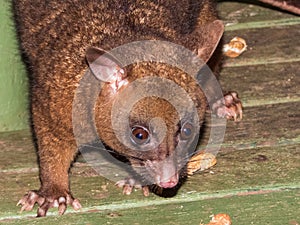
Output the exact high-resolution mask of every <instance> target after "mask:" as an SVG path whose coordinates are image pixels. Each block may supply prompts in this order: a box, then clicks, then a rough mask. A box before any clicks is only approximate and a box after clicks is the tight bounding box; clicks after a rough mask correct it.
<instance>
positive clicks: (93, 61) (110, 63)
mask: <svg viewBox="0 0 300 225" xmlns="http://www.w3.org/2000/svg"><path fill="white" fill-rule="evenodd" d="M86 60H87V62H88V64H89V67H90V69H91V71H92V72H93V74H94V75H95V77H96V78H97V79H99V80H101V81H104V82H109V83H110V82H112V81H115V80H117V79H118V78H117V76H119V74H118V73H119V71H120V70H121V71H123V70H122V69H121V64H120V63H119V62H118V60H117V59H116V58H115V57H114V56H113V55H111V54H110V53H108V52H106V51H105V50H103V49H100V48H95V47H89V48H88V49H87V51H86Z"/></svg>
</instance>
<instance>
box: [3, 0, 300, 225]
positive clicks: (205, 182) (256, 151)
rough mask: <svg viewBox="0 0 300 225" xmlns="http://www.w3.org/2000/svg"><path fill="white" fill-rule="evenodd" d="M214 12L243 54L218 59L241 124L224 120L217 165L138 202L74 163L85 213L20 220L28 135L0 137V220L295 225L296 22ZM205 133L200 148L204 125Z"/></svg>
mask: <svg viewBox="0 0 300 225" xmlns="http://www.w3.org/2000/svg"><path fill="white" fill-rule="evenodd" d="M0 2H1V0H0ZM219 7H220V9H222V11H221V17H223V18H224V17H226V19H225V22H226V24H231V28H230V27H228V28H227V30H226V34H225V41H228V40H229V39H231V38H232V37H233V36H241V37H244V38H245V39H246V41H247V43H248V46H249V47H248V51H247V52H245V53H244V54H242V55H241V56H240V57H238V58H236V59H228V58H225V69H223V70H222V71H221V83H222V85H223V87H224V89H225V90H236V91H238V92H239V94H240V95H241V98H242V101H243V102H244V106H245V109H244V119H243V120H242V121H241V122H238V123H234V122H232V121H230V122H228V123H227V129H226V135H225V141H224V143H223V145H222V149H221V151H220V152H219V154H218V156H217V157H218V163H217V165H216V166H215V167H213V168H210V169H209V170H207V171H204V172H199V173H196V174H195V175H193V176H192V177H189V178H188V179H187V181H186V182H185V183H184V184H183V186H182V187H181V189H180V190H179V192H178V194H177V195H176V196H175V197H173V198H161V197H158V196H156V195H154V194H151V195H150V196H149V197H147V198H145V197H144V196H142V193H141V191H140V190H136V191H134V192H133V193H132V195H130V196H124V195H122V193H121V190H120V189H119V188H117V187H116V186H115V185H114V183H113V182H111V181H108V180H106V179H105V178H103V177H99V176H98V175H97V174H96V173H95V172H94V171H93V169H92V168H90V167H89V166H88V165H87V164H86V163H84V162H83V161H82V159H81V158H79V159H78V161H77V162H76V163H75V164H74V167H73V168H72V170H71V187H72V192H73V194H74V196H75V197H77V198H79V199H80V201H81V203H82V205H83V209H82V210H81V211H80V212H79V213H74V211H72V210H71V209H68V211H67V214H66V215H65V216H62V217H58V216H56V215H57V214H56V213H57V210H56V209H52V210H50V212H49V215H50V216H49V217H48V218H43V219H34V218H32V216H34V215H35V210H36V208H35V209H34V211H33V212H24V213H22V214H20V213H19V208H18V207H16V206H15V204H16V202H17V201H18V200H19V198H20V197H21V196H22V195H23V194H24V193H25V192H26V191H27V190H30V189H36V188H38V187H39V181H38V166H37V162H36V155H35V150H34V147H33V144H32V141H31V137H30V136H31V135H30V132H29V131H28V130H27V131H26V130H25V131H19V132H12V133H2V134H0V187H1V188H0V199H1V201H0V223H3V224H199V223H200V222H201V221H203V222H204V223H207V222H208V221H209V216H210V215H211V214H214V213H228V214H229V215H230V216H231V217H232V219H233V225H249V224H258V225H260V224H262V225H266V224H270V225H283V224H290V225H296V224H299V223H300V214H299V208H300V205H299V202H300V151H299V149H300V128H299V125H298V124H299V118H300V114H299V110H298V109H299V107H300V100H299V97H300V96H299V90H298V89H299V84H300V80H299V76H298V75H299V66H298V64H299V48H298V47H297V46H299V44H300V43H299V40H298V39H299V38H298V37H299V20H298V18H299V17H295V16H294V15H290V14H287V13H282V12H279V11H274V10H272V9H268V8H263V7H260V6H253V5H248V4H244V3H243V4H240V3H233V2H225V3H222V4H221V5H220V6H219ZM266 21H272V22H271V23H267V24H266V23H265V22H266ZM236 22H239V23H243V24H241V25H238V24H236V25H235V23H236ZM232 24H233V25H232ZM263 24H266V25H263ZM262 25H263V27H262ZM245 27H247V29H244V28H245ZM287 34H288V35H287ZM0 35H1V34H0ZM0 46H1V41H0ZM0 54H1V53H0ZM0 93H1V91H0ZM206 126H207V128H206V129H205V132H204V141H203V143H205V140H207V137H208V135H209V129H208V128H209V126H210V123H209V120H208V121H207V123H206ZM28 217H31V218H28Z"/></svg>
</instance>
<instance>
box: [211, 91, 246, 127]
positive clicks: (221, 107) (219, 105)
mask: <svg viewBox="0 0 300 225" xmlns="http://www.w3.org/2000/svg"><path fill="white" fill-rule="evenodd" d="M242 108H243V106H242V102H241V100H240V99H239V97H238V94H237V93H236V92H235V91H231V92H228V93H227V94H225V95H224V98H222V99H221V100H218V101H217V102H215V103H214V104H213V106H212V111H213V113H215V114H216V115H217V116H218V117H221V118H226V119H233V120H234V121H239V120H241V119H242V117H243V109H242Z"/></svg>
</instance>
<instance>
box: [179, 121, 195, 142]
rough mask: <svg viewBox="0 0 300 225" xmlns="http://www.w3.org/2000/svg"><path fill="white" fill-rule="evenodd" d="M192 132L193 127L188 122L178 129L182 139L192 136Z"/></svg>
mask: <svg viewBox="0 0 300 225" xmlns="http://www.w3.org/2000/svg"><path fill="white" fill-rule="evenodd" d="M193 133H194V127H193V125H192V124H190V123H185V124H184V125H183V126H182V128H181V131H180V136H181V138H182V139H184V140H187V139H189V138H191V137H192V135H193Z"/></svg>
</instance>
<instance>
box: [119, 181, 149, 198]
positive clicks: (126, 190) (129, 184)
mask: <svg viewBox="0 0 300 225" xmlns="http://www.w3.org/2000/svg"><path fill="white" fill-rule="evenodd" d="M116 186H118V187H120V188H123V194H124V195H130V194H131V193H132V191H133V189H142V191H143V195H144V196H149V187H148V186H142V185H141V184H139V183H138V182H137V181H136V180H135V179H133V178H126V179H124V180H120V181H118V182H117V183H116Z"/></svg>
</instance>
